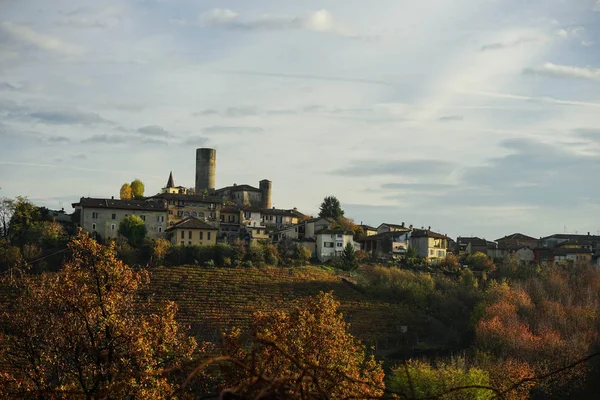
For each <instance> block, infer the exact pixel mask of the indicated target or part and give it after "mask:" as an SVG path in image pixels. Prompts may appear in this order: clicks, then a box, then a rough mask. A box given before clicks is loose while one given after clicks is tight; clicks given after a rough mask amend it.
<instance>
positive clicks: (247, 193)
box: [163, 148, 272, 209]
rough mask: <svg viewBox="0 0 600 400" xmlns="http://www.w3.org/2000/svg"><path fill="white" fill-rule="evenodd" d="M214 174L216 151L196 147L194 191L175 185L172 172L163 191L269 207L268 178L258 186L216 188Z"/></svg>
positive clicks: (270, 186) (269, 182)
mask: <svg viewBox="0 0 600 400" xmlns="http://www.w3.org/2000/svg"><path fill="white" fill-rule="evenodd" d="M216 174H217V151H216V150H215V149H209V148H200V149H197V150H196V185H195V187H194V191H193V192H194V193H191V192H192V191H191V190H189V189H186V188H185V187H183V186H175V183H174V180H173V174H172V173H171V174H170V175H169V179H168V181H167V185H166V186H165V187H164V188H163V193H178V194H187V195H192V194H196V195H205V196H206V195H208V196H214V197H219V198H221V199H222V202H223V203H224V204H227V203H230V204H235V205H237V206H239V207H248V206H249V207H256V208H261V209H269V208H271V196H272V194H271V190H272V182H271V181H270V180H268V179H263V180H261V181H260V182H259V183H258V188H256V187H253V186H250V185H246V184H243V185H238V184H235V183H234V184H233V185H231V186H225V187H223V188H221V189H216V188H215V186H216V185H215V182H216Z"/></svg>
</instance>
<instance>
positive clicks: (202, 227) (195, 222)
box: [167, 217, 219, 246]
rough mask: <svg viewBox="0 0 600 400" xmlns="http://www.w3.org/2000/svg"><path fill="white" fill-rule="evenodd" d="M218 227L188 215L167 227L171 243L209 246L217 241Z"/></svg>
mask: <svg viewBox="0 0 600 400" xmlns="http://www.w3.org/2000/svg"><path fill="white" fill-rule="evenodd" d="M218 230H219V229H218V228H215V227H214V226H212V225H209V224H207V223H206V222H204V221H201V220H199V219H198V218H195V217H188V218H186V219H184V220H183V221H181V222H178V223H176V224H175V225H173V226H171V227H169V228H168V229H167V233H168V237H169V238H170V240H171V244H172V245H178V244H179V245H182V246H185V245H188V246H209V245H213V244H215V243H217V231H218Z"/></svg>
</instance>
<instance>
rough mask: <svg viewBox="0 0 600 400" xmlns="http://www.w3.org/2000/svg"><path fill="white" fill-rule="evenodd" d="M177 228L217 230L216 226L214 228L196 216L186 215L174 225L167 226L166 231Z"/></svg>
mask: <svg viewBox="0 0 600 400" xmlns="http://www.w3.org/2000/svg"><path fill="white" fill-rule="evenodd" d="M177 228H185V229H207V230H208V229H210V230H213V231H218V230H219V229H218V228H215V227H214V226H212V225H209V224H207V223H206V222H204V221H201V220H199V219H198V218H196V217H188V218H186V219H184V220H183V221H180V222H178V223H176V224H175V225H173V226H171V227H169V228H168V229H167V231H172V230H174V229H177Z"/></svg>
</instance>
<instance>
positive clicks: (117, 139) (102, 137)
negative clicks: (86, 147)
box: [82, 133, 129, 144]
mask: <svg viewBox="0 0 600 400" xmlns="http://www.w3.org/2000/svg"><path fill="white" fill-rule="evenodd" d="M128 141H129V139H128V138H126V137H124V136H122V135H107V134H105V133H103V134H99V135H92V136H90V137H88V138H86V139H83V140H82V143H106V144H122V143H127V142H128Z"/></svg>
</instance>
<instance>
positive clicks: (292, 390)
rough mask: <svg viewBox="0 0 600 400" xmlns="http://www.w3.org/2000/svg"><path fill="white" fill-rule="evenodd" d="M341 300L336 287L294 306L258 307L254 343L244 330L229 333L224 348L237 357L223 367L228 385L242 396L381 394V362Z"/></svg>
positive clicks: (255, 318) (252, 332) (226, 352)
mask: <svg viewBox="0 0 600 400" xmlns="http://www.w3.org/2000/svg"><path fill="white" fill-rule="evenodd" d="M339 305H340V304H339V302H338V301H336V300H335V299H334V298H333V294H332V293H320V294H319V295H318V296H317V297H316V298H309V299H308V300H307V301H306V303H305V304H304V305H303V306H301V307H298V308H296V309H294V310H292V311H289V312H285V311H276V312H273V313H269V314H265V313H261V312H258V313H256V314H254V317H253V320H252V324H251V333H250V336H251V337H250V340H251V345H250V346H249V347H247V346H244V345H243V343H244V341H245V340H244V339H245V338H244V337H243V335H242V334H241V331H240V330H234V331H233V332H231V333H229V334H228V335H226V336H225V337H224V353H225V355H226V356H228V357H229V358H231V359H234V360H235V361H236V363H235V364H233V365H231V364H228V365H227V366H224V367H223V374H224V377H225V379H226V382H225V386H226V387H227V388H228V389H227V390H228V391H229V392H233V393H235V394H236V395H238V396H240V397H239V398H256V396H257V395H258V394H260V393H262V394H263V395H264V396H265V397H262V398H286V399H301V398H302V399H305V398H336V399H337V398H374V397H377V396H381V395H382V394H383V389H384V384H383V378H384V373H383V369H382V367H381V364H380V363H378V362H376V361H375V359H374V358H373V356H368V355H367V354H366V349H365V347H364V346H363V345H362V344H360V342H359V341H357V340H356V339H355V338H354V337H353V336H352V335H351V334H350V333H348V324H347V323H346V322H345V321H344V318H343V316H342V315H341V314H340V313H339V312H338V308H339ZM241 365H243V366H244V367H243V368H240V366H241ZM236 398H237V397H236Z"/></svg>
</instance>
